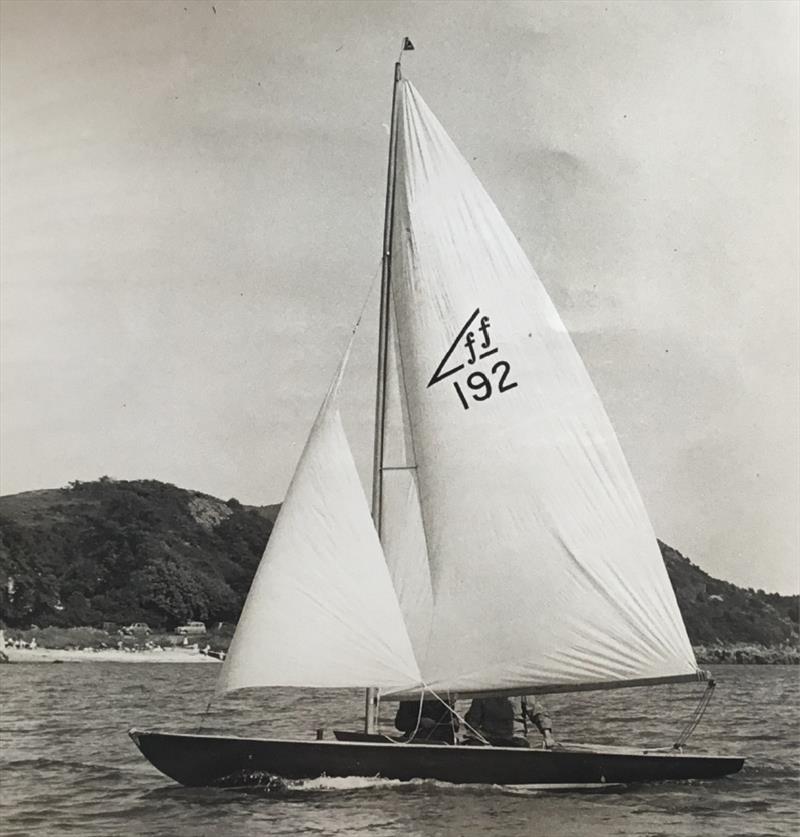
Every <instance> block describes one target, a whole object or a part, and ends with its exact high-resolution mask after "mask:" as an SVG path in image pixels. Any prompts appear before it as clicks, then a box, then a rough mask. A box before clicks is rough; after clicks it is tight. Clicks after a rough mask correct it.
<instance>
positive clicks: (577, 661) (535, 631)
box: [392, 81, 696, 692]
mask: <svg viewBox="0 0 800 837" xmlns="http://www.w3.org/2000/svg"><path fill="white" fill-rule="evenodd" d="M399 95H400V117H399V120H400V121H399V135H398V181H397V187H396V206H395V216H394V217H395V225H394V241H393V253H392V257H393V269H392V293H393V301H394V304H395V313H396V318H397V328H398V334H399V343H400V353H401V359H402V367H403V371H404V392H405V395H406V397H407V400H408V411H409V418H410V425H411V430H412V434H411V435H412V438H413V446H414V454H415V464H416V466H417V470H416V475H417V485H418V488H419V498H420V504H421V509H422V521H423V524H424V537H425V540H426V543H427V550H428V558H429V566H430V578H431V583H432V596H433V601H432V614H431V615H430V630H429V633H428V636H427V639H426V640H425V641H424V642H423V643H422V646H423V647H422V648H420V647H419V646H420V643H419V641H418V642H416V643H415V649H416V650H417V658H418V661H419V665H420V668H421V670H422V674H423V677H424V679H425V681H426V682H427V683H428V684H429V685H430V686H432V687H433V688H439V689H451V690H454V691H462V692H463V691H481V690H493V689H494V690H499V689H516V688H519V689H520V691H524V689H525V688H526V687H544V686H547V685H555V684H566V685H570V684H575V685H578V684H591V683H593V682H595V683H597V682H607V681H614V682H619V681H627V680H637V679H643V678H653V677H670V676H680V675H687V674H692V673H694V672H695V671H696V662H695V658H694V654H693V652H692V648H691V646H690V644H689V640H688V637H687V635H686V630H685V628H684V625H683V622H682V619H681V616H680V613H679V611H678V607H677V603H676V601H675V596H674V594H673V591H672V588H671V586H670V582H669V578H668V576H667V573H666V570H665V567H664V563H663V561H662V558H661V555H660V553H659V550H658V546H657V543H656V538H655V535H654V533H653V530H652V527H651V524H650V522H649V520H648V517H647V513H646V511H645V509H644V507H643V504H642V501H641V498H640V496H639V492H638V490H637V488H636V486H635V484H634V481H633V478H632V476H631V473H630V471H629V469H628V465H627V463H626V461H625V458H624V456H623V453H622V451H621V449H620V447H619V444H618V441H617V439H616V436H615V434H614V431H613V428H612V426H611V423H610V421H609V419H608V417H607V415H606V413H605V410H604V409H603V406H602V404H601V402H600V399H599V397H598V395H597V393H596V391H595V389H594V387H593V385H592V383H591V381H590V379H589V377H588V374H587V373H586V370H585V368H584V366H583V363H582V362H581V359H580V357H579V355H578V353H577V351H576V350H575V347H574V346H573V344H572V341H571V340H570V337H569V335H568V334H567V331H566V329H565V328H564V325H563V324H562V322H561V320H560V318H559V316H558V314H557V313H556V310H555V308H554V307H553V305H552V303H551V301H550V299H549V297H548V296H547V293H546V292H545V290H544V288H543V286H542V284H541V282H540V281H539V279H538V277H537V276H536V273H535V272H534V270H533V268H532V267H531V265H530V263H529V262H528V260H527V258H526V257H525V254H524V253H523V251H522V249H521V248H520V246H519V244H518V243H517V241H516V239H515V237H514V235H513V234H512V233H511V231H510V230H509V229H508V227H507V226H506V224H505V222H504V220H503V218H502V217H501V215H500V213H499V212H498V210H497V208H496V207H495V206H494V204H493V203H492V201H491V199H490V198H489V196H488V195H487V194H486V192H485V191H484V189H483V187H482V186H481V184H480V183H479V182H478V180H477V178H476V177H475V175H474V174H473V173H472V171H471V169H470V167H469V166H468V164H467V163H466V162H465V161H464V159H463V158H462V157H461V155H460V154H459V152H458V150H457V149H456V147H455V146H454V144H453V142H452V141H451V140H450V138H449V137H448V136H447V134H446V133H445V131H444V129H443V128H442V126H441V125H440V124H439V122H438V121H437V120H436V118H435V117H434V116H433V114H432V113H431V112H430V110H429V109H428V107H427V106H426V105H425V103H424V102H423V101H422V99H421V98H420V96H419V94H418V93H417V91H416V90H415V89H414V88H413V86H412V85H411V84H410V83H408V82H406V81H404V82H401V89H400V91H399ZM414 560H416V558H415V559H414ZM395 575H396V572H395Z"/></svg>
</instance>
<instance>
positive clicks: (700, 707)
mask: <svg viewBox="0 0 800 837" xmlns="http://www.w3.org/2000/svg"><path fill="white" fill-rule="evenodd" d="M716 687H717V683H716V681H715V680H714V679H713V678H712V679H711V680H709V681H708V685H707V686H706V689H705V691H704V692H703V694H702V695H701V697H700V701H699V702H698V704H697V706H695V708H694V710H693V711H692V713H691V715H690V716H689V719H688V720H687V721H686V724H685V725H684V727H683V730H682V731H681V734H680V735H679V736H678V740H677V741H676V742H675V743H674V744H673V745H672V748H673V749H674V750H682V749H683V747H684V745H685V744H686V742H687V741H688V740H689V737H690V736H691V734H692V733H693V732H694V731H695V730H696V729H697V725H698V724H699V723H700V721H701V720H702V719H703V715H705V712H706V709H708V705H709V704H710V703H711V698H712V697H714V689H715V688H716Z"/></svg>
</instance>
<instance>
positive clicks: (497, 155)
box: [0, 0, 800, 593]
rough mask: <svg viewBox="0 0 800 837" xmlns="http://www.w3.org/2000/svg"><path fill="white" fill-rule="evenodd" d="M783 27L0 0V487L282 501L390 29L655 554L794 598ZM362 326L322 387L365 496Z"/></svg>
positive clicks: (368, 403)
mask: <svg viewBox="0 0 800 837" xmlns="http://www.w3.org/2000/svg"><path fill="white" fill-rule="evenodd" d="M799 8H800V6H798V5H797V4H795V3H789V2H754V3H738V2H725V3H723V2H697V3H682V2H675V3H672V2H633V3H615V2H611V0H606V2H590V3H583V2H565V3H562V2H550V3H539V2H502V0H494V2H490V3H489V2H485V3H473V2H466V0H462V2H448V1H447V0H445V1H443V2H403V0H397V2H377V1H376V2H369V1H368V0H361V1H360V2H358V1H356V2H350V0H347V1H345V2H338V0H327V2H302V0H290V2H230V1H229V0H216V2H213V3H211V2H191V0H178V2H170V0H167V1H166V2H150V1H149V0H141V1H139V0H137V2H126V0H115V2H82V1H81V0H72V2H37V0H25V2H16V0H10V1H8V2H7V1H5V0H4V2H2V3H0V55H1V56H2V58H1V59H0V60H1V61H2V65H1V66H0V108H2V111H1V112H0V130H1V131H2V133H1V134H0V211H1V216H2V220H1V221H0V329H1V331H0V395H1V396H2V398H1V399H0V404H1V408H0V409H1V412H0V431H1V432H0V491H2V493H3V494H11V493H16V492H20V491H27V490H33V489H38V488H51V487H58V486H62V485H65V484H67V483H68V482H69V481H71V480H75V479H79V480H91V479H96V478H98V477H99V476H102V475H109V476H112V477H115V478H117V479H139V478H152V479H159V480H164V481H167V482H171V483H175V484H176V485H180V486H182V487H185V488H191V489H196V490H199V491H203V492H207V493H209V494H212V495H215V496H218V497H221V498H223V499H228V498H229V497H236V498H237V499H239V500H240V501H241V502H245V503H253V504H267V503H274V502H279V501H280V500H281V498H282V497H283V494H284V492H285V490H286V487H287V485H288V483H289V480H290V478H291V475H292V472H293V469H294V466H295V464H296V462H297V459H298V457H299V455H300V452H301V450H302V446H303V444H304V442H305V438H306V435H307V433H308V430H309V429H310V426H311V423H312V422H313V419H314V415H315V413H316V411H317V409H318V407H319V404H320V403H321V400H322V398H323V396H324V394H325V391H326V389H327V385H328V383H329V381H330V378H331V376H332V375H333V373H334V371H335V368H336V366H337V363H338V360H339V357H340V355H341V352H342V351H343V349H344V347H345V345H346V343H347V339H348V336H349V332H350V329H351V327H352V325H353V323H354V321H355V319H356V317H357V316H358V313H359V311H360V310H361V307H362V305H363V304H364V300H365V299H366V298H367V297H368V294H369V290H370V287H372V286H373V280H374V277H375V273H376V270H377V268H378V265H379V260H380V253H381V234H382V223H383V201H384V187H385V171H386V153H387V143H388V129H387V127H386V126H387V123H388V121H389V111H390V98H391V82H392V71H393V63H394V61H395V60H396V58H397V54H398V52H399V47H400V44H401V42H402V38H403V37H404V36H406V35H408V36H410V37H411V38H412V40H413V41H414V43H415V45H416V47H417V48H416V50H415V51H414V52H413V53H406V54H405V56H404V59H403V64H404V72H405V74H406V76H407V77H409V78H410V79H411V80H412V81H413V82H414V84H415V85H416V87H417V88H418V89H419V90H420V92H421V93H422V95H423V96H424V97H425V99H426V101H427V102H428V104H429V105H430V106H431V108H432V109H433V111H434V112H435V113H436V115H437V116H438V118H439V119H440V121H441V122H442V124H443V125H444V126H445V128H446V129H447V130H448V132H449V133H450V135H451V137H452V138H453V139H454V141H455V142H456V144H457V145H458V146H459V148H460V149H461V151H462V153H463V154H464V156H465V157H467V159H469V160H470V161H471V164H472V166H473V168H474V170H475V171H476V173H477V175H478V177H479V178H480V179H481V181H482V182H483V184H484V186H485V187H486V189H487V191H488V192H489V194H490V195H491V196H492V197H493V199H494V201H495V202H496V204H497V205H498V207H499V209H500V211H501V212H502V213H503V215H504V217H505V219H506V221H507V222H508V224H509V226H510V227H511V229H512V230H513V231H514V233H515V235H516V236H517V237H518V239H519V241H520V242H521V244H522V246H523V248H524V250H525V252H526V253H527V255H528V257H529V258H530V260H531V262H532V263H533V265H534V267H535V268H536V270H537V272H538V273H539V276H540V277H541V279H542V282H543V283H544V285H545V287H546V288H547V290H548V293H549V294H550V295H551V297H552V299H553V301H554V302H555V304H556V307H557V308H558V310H559V312H560V314H561V316H562V319H563V320H564V322H565V324H566V325H567V328H568V329H569V331H570V332H571V334H572V336H573V339H574V341H575V344H576V346H577V348H578V350H579V352H580V353H581V356H582V357H583V359H584V362H585V363H586V366H587V368H588V370H589V373H590V375H591V376H592V378H593V380H594V382H595V385H596V387H597V389H598V391H599V393H600V395H601V398H602V399H603V402H604V404H605V406H606V408H607V410H608V413H609V415H610V417H611V419H612V422H613V424H614V427H615V428H616V431H617V433H618V435H619V438H620V442H621V444H622V447H623V450H624V451H625V454H626V456H627V458H628V461H629V463H630V466H631V469H632V471H633V474H634V477H635V478H636V481H637V484H638V485H639V488H640V490H641V493H642V496H643V498H644V501H645V505H646V506H647V508H648V511H649V513H650V516H651V519H652V522H653V525H654V528H655V530H656V532H657V534H658V536H659V537H660V538H661V539H662V540H664V541H666V542H667V543H669V544H670V545H672V546H674V547H676V548H677V549H679V550H680V551H681V552H683V553H684V554H685V555H687V556H689V557H690V558H691V559H692V560H693V561H694V562H695V563H696V564H698V565H699V566H701V567H702V568H703V569H705V570H706V571H707V572H709V573H711V574H712V575H715V576H717V577H721V578H725V579H728V580H730V581H733V582H735V583H737V584H741V585H744V586H747V587H754V588H764V589H767V590H777V591H780V592H785V593H793V592H798V589H800V580H799V578H798V572H799V570H798V566H799V565H798V551H799V549H798V548H799V547H800V529H799V528H798V527H799V526H800V523H799V522H798V520H799V518H800V514H799V512H800V439H799V437H800V383H798V382H799V381H800V360H799V358H798V355H799V354H800V351H799V348H798V347H799V346H800V328H799V326H798V320H799V319H800V298H799V297H798V284H799V283H798V269H799V268H800V258H799V255H798V250H799V244H798V225H799V224H800V217H799V216H800V210H799V205H800V197H799V193H798V182H799V181H800V171H799V167H798V146H799V143H800V138H799V132H798V111H799V110H800V106H799V104H798V84H799V83H800V79H799V78H798V66H799V65H800V62H799V60H798V40H799V39H798V9H799ZM376 308H377V305H376V299H375V294H374V292H373V293H372V295H371V296H370V297H369V301H368V303H367V313H366V316H365V319H364V323H363V325H362V327H361V329H360V330H359V334H358V336H357V340H356V345H355V347H354V354H353V357H352V360H351V363H350V365H349V367H348V373H347V380H346V386H345V402H346V405H347V412H346V416H345V419H346V424H347V430H348V433H349V436H350V440H351V444H352V446H353V448H354V453H355V455H356V460H357V462H358V464H359V468H360V470H361V472H362V474H363V476H364V479H365V482H366V483H368V481H369V471H370V456H371V436H372V422H373V419H372V409H373V407H372V402H373V398H374V376H375V373H374V367H375V350H374V345H375V328H376ZM367 487H368V485H367Z"/></svg>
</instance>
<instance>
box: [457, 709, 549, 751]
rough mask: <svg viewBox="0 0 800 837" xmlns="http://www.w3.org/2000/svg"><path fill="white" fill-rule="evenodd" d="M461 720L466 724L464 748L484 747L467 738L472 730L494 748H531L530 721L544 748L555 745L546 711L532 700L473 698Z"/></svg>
mask: <svg viewBox="0 0 800 837" xmlns="http://www.w3.org/2000/svg"><path fill="white" fill-rule="evenodd" d="M464 720H465V721H466V722H467V739H466V740H465V742H464V743H465V744H481V743H483V742H482V741H479V740H477V739H476V738H474V737H472V736H470V735H469V730H470V729H473V730H475V731H476V732H478V733H480V735H481V736H483V738H485V739H486V741H488V742H489V743H490V744H493V745H494V746H495V747H530V746H531V745H530V742H529V741H528V737H527V736H528V722H529V721H530V722H531V723H532V724H533V725H534V726H535V727H536V728H537V729H538V730H539V732H540V733H541V734H542V738H544V746H545V747H548V748H549V747H552V746H553V745H554V744H555V740H554V739H553V725H552V723H551V721H550V718H549V716H548V714H547V710H546V709H545V707H544V704H543V703H542V702H541V701H539V700H537V699H536V698H535V697H525V696H523V697H488V698H475V699H474V700H473V701H472V704H471V706H470V708H469V711H468V712H467V714H466V715H465V717H464Z"/></svg>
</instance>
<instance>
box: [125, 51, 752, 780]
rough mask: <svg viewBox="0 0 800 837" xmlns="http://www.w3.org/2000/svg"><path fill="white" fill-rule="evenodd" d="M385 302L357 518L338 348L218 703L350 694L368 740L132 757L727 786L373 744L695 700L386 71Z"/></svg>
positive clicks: (525, 332)
mask: <svg viewBox="0 0 800 837" xmlns="http://www.w3.org/2000/svg"><path fill="white" fill-rule="evenodd" d="M403 48H404V50H406V49H412V48H413V46H412V45H411V43H410V41H408V39H406V41H405V42H404V45H403ZM401 58H402V51H401ZM381 277H382V281H381V298H380V324H379V329H378V331H379V334H378V380H377V397H376V411H375V413H376V415H375V444H374V468H373V489H372V509H371V513H370V509H369V507H368V505H367V500H366V497H365V494H364V490H363V488H362V485H361V482H360V480H359V476H358V473H357V471H356V467H355V464H354V461H353V457H352V454H351V452H350V448H349V446H348V442H347V438H346V436H345V432H344V429H343V425H342V419H341V415H340V409H339V402H340V388H341V381H342V376H343V374H344V370H345V366H346V363H347V357H348V355H349V351H350V350H349V347H348V349H347V351H346V352H345V355H344V358H343V359H342V362H341V364H340V366H339V369H338V370H337V373H336V375H335V377H334V380H333V382H332V384H331V386H330V388H329V390H328V392H327V395H326V396H325V399H324V401H323V404H322V407H321V408H320V411H319V414H318V415H317V418H316V421H315V422H314V425H313V427H312V430H311V433H310V435H309V437H308V441H307V443H306V446H305V448H304V450H303V453H302V455H301V457H300V460H299V463H298V465H297V469H296V472H295V474H294V477H293V479H292V482H291V484H290V487H289V489H288V492H287V495H286V498H285V501H284V503H283V506H282V508H281V511H280V514H279V516H278V518H277V521H276V523H275V527H274V529H273V532H272V535H271V537H270V539H269V542H268V544H267V546H266V550H265V553H264V556H263V559H262V561H261V563H260V565H259V568H258V570H257V572H256V575H255V578H254V580H253V583H252V587H251V589H250V592H249V595H248V597H247V600H246V602H245V605H244V609H243V612H242V614H241V618H240V620H239V623H238V625H237V628H236V633H235V636H234V638H233V640H232V643H231V647H230V650H229V653H228V655H227V657H226V659H225V661H224V663H223V667H222V670H221V674H220V677H219V680H218V683H217V693H218V694H220V695H222V694H226V693H229V692H232V691H236V690H240V689H267V688H270V687H296V688H301V689H302V688H309V689H311V688H342V689H353V688H364V689H366V712H365V727H364V732H355V731H354V732H337V733H336V734H335V735H334V736H333V737H330V738H325V737H324V736H323V737H322V738H319V737H315V736H314V735H310V736H309V739H308V740H300V739H294V740H286V739H270V738H242V737H235V736H218V735H204V734H188V733H175V732H159V731H145V730H138V729H132V730H130V731H129V734H130V736H131V738H132V739H133V741H134V742H135V743H136V744H137V745H138V747H139V748H140V750H141V751H142V753H143V754H144V756H145V757H146V758H147V759H148V760H149V761H150V762H151V763H152V764H153V765H154V766H155V767H156V768H158V769H159V770H160V771H161V772H163V773H164V774H166V775H167V776H169V777H171V778H172V779H174V780H176V781H177V782H180V783H182V784H184V785H190V786H198V785H206V786H207V785H231V784H233V785H237V784H248V783H249V782H252V781H254V777H256V778H257V777H263V776H264V775H265V774H269V775H271V776H277V777H282V778H284V779H308V778H316V777H319V776H323V775H324V776H328V777H342V776H368V777H372V776H379V777H384V778H387V779H400V780H410V779H436V780H441V781H447V782H456V783H493V784H525V785H531V784H534V785H554V786H565V785H570V786H571V785H575V784H579V785H586V786H594V785H599V784H602V783H619V782H623V783H627V782H641V781H653V780H664V779H689V778H696V779H704V778H712V777H718V776H722V775H725V774H729V773H734V772H736V771H738V770H739V769H740V768H741V767H742V764H743V759H741V758H738V757H726V756H709V755H693V754H688V753H686V752H683V750H682V748H680V747H673V748H664V750H647V749H644V748H640V749H632V748H627V749H625V748H613V747H591V746H572V747H571V746H567V745H564V746H561V747H558V748H554V749H538V748H530V749H522V748H513V747H502V746H499V747H498V746H461V745H459V744H458V743H455V744H451V745H448V744H444V745H443V744H440V743H424V742H420V743H418V742H416V741H414V740H411V741H400V740H397V739H394V738H392V737H391V736H389V735H385V734H382V733H381V732H380V731H379V730H378V728H377V711H378V702H379V700H385V701H391V700H397V699H405V700H419V701H422V699H423V698H424V699H440V700H450V701H452V700H453V699H454V698H455V697H456V696H457V697H458V698H475V697H482V696H503V695H508V696H511V695H531V694H539V693H555V692H570V691H581V690H591V689H616V688H623V687H647V686H653V685H657V684H663V683H689V682H691V683H696V682H702V681H709V677H708V675H707V673H706V672H703V671H700V670H699V669H698V666H697V663H696V660H695V657H694V653H693V651H692V647H691V645H690V643H689V639H688V637H687V634H686V629H685V627H684V624H683V621H682V619H681V615H680V613H679V610H678V606H677V602H676V600H675V595H674V593H673V590H672V588H671V585H670V581H669V578H668V576H667V573H666V569H665V566H664V563H663V560H662V558H661V555H660V552H659V549H658V546H657V542H656V538H655V535H654V533H653V530H652V527H651V524H650V522H649V519H648V516H647V513H646V511H645V508H644V506H643V504H642V500H641V498H640V495H639V492H638V490H637V488H636V486H635V484H634V481H633V478H632V476H631V473H630V470H629V468H628V465H627V463H626V461H625V458H624V455H623V453H622V450H621V448H620V446H619V443H618V441H617V438H616V435H615V433H614V430H613V428H612V426H611V422H610V421H609V419H608V416H607V415H606V413H605V410H604V408H603V406H602V404H601V402H600V398H599V396H598V395H597V392H596V391H595V389H594V386H593V385H592V383H591V381H590V379H589V376H588V374H587V372H586V369H585V368H584V365H583V363H582V361H581V359H580V357H579V355H578V353H577V351H576V349H575V347H574V345H573V343H572V341H571V339H570V336H569V334H568V332H567V330H566V328H565V327H564V325H563V323H562V321H561V319H560V317H559V316H558V314H557V312H556V310H555V308H554V306H553V304H552V302H551V301H550V299H549V297H548V295H547V293H546V291H545V289H544V287H543V285H542V283H541V282H540V280H539V278H538V277H537V275H536V273H535V272H534V269H533V267H532V266H531V264H530V262H529V261H528V259H527V257H526V256H525V254H524V253H523V251H522V248H521V247H520V245H519V244H518V242H517V240H516V238H515V237H514V235H513V234H512V233H511V231H510V230H509V228H508V226H507V225H506V223H505V221H504V220H503V218H502V216H501V215H500V213H499V211H498V209H497V208H496V207H495V205H494V203H493V202H492V200H491V199H490V197H489V196H488V194H487V193H486V192H485V190H484V189H483V187H482V185H481V184H480V182H479V181H478V179H477V177H476V176H475V174H474V173H473V172H472V170H471V168H470V166H469V165H468V164H467V162H466V161H465V160H464V158H463V157H462V156H461V154H460V153H459V151H458V150H457V148H456V147H455V145H454V143H453V142H452V140H451V139H450V137H449V136H448V135H447V133H446V132H445V130H444V128H443V127H442V126H441V124H440V123H439V121H438V120H437V119H436V117H435V116H434V115H433V113H432V112H431V110H430V109H429V108H428V106H427V105H426V104H425V102H424V101H423V99H422V97H421V96H420V94H419V92H418V91H417V90H416V88H415V87H414V86H413V85H412V84H411V82H410V81H408V80H407V79H405V78H404V77H403V75H402V72H401V64H400V61H399V60H398V62H397V63H396V65H395V72H394V85H393V96H392V118H391V125H390V138H389V165H388V173H387V190H386V207H385V226H384V241H383V256H382V271H381ZM351 345H352V338H351ZM710 682H711V683H712V684H713V681H710ZM709 695H710V691H709V690H708V689H707V691H706V693H705V695H704V700H705V702H706V703H707V699H708V696H709ZM702 703H703V701H701V704H702ZM697 714H698V717H699V713H697ZM681 743H683V742H681Z"/></svg>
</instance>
